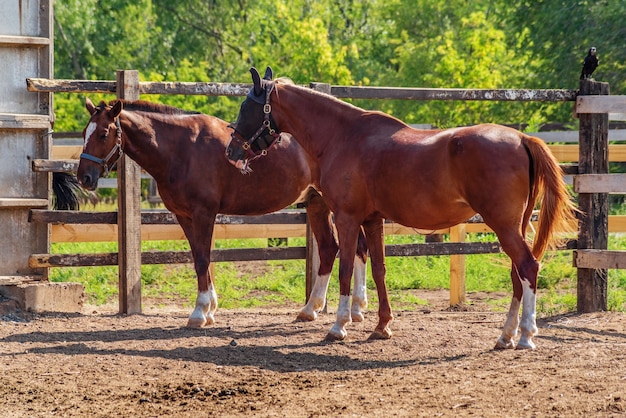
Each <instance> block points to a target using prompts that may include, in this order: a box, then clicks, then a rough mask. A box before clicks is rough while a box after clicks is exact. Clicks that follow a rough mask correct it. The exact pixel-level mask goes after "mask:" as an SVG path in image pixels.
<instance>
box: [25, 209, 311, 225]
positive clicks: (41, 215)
mask: <svg viewBox="0 0 626 418" xmlns="http://www.w3.org/2000/svg"><path fill="white" fill-rule="evenodd" d="M29 221H30V222H39V223H50V224H115V223H117V212H85V211H71V210H64V211H60V210H43V209H33V210H32V211H31V212H30V218H29ZM305 222H306V212H305V211H299V210H293V211H292V210H285V211H279V212H274V213H268V214H266V215H255V216H246V215H222V214H218V215H217V217H216V218H215V223H216V224H219V225H265V224H275V225H281V224H285V225H295V224H304V223H305ZM141 223H142V224H144V225H151V224H159V225H168V224H178V221H177V220H176V216H174V214H173V213H172V212H169V211H167V210H154V211H150V210H144V211H141Z"/></svg>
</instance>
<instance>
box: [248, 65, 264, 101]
mask: <svg viewBox="0 0 626 418" xmlns="http://www.w3.org/2000/svg"><path fill="white" fill-rule="evenodd" d="M250 74H252V83H253V84H254V94H255V96H260V95H261V94H263V88H262V87H261V75H260V74H259V72H258V71H257V69H256V68H254V67H252V68H250Z"/></svg>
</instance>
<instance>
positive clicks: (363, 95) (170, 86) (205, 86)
mask: <svg viewBox="0 0 626 418" xmlns="http://www.w3.org/2000/svg"><path fill="white" fill-rule="evenodd" d="M26 84H27V88H28V91H36V92H54V93H58V92H77V93H89V92H99V93H114V92H115V81H91V80H61V79H57V80H49V79H42V78H28V79H26ZM250 87H251V84H240V83H185V82H152V81H145V82H141V83H139V92H140V93H141V94H185V95H202V96H245V95H246V94H248V91H249V90H250ZM330 92H331V94H332V95H333V96H335V97H339V98H354V99H409V100H500V101H501V100H506V101H551V102H564V101H574V100H576V90H563V89H491V90H490V89H429V88H404V87H358V86H331V90H330Z"/></svg>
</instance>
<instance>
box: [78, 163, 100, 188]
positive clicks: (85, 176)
mask: <svg viewBox="0 0 626 418" xmlns="http://www.w3.org/2000/svg"><path fill="white" fill-rule="evenodd" d="M79 168H80V167H79ZM76 178H77V179H78V183H79V184H80V186H81V187H82V188H83V189H85V190H89V191H93V190H96V188H97V187H98V180H99V179H100V172H99V170H97V169H95V168H90V169H85V170H80V169H79V170H78V172H77V173H76Z"/></svg>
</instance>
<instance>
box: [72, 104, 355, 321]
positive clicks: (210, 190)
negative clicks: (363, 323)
mask: <svg viewBox="0 0 626 418" xmlns="http://www.w3.org/2000/svg"><path fill="white" fill-rule="evenodd" d="M86 107H87V110H88V111H89V113H90V114H91V118H90V119H89V122H88V124H87V126H86V127H85V129H84V131H83V137H84V141H85V144H84V149H83V153H82V154H81V156H80V164H79V166H78V170H77V177H78V181H79V182H80V184H81V185H82V186H83V188H85V189H88V190H94V189H95V188H96V187H97V184H98V179H99V178H100V176H102V175H106V174H108V172H109V171H110V170H111V169H112V167H113V165H114V164H115V162H116V161H117V160H118V159H119V158H120V156H121V155H122V152H123V153H126V155H127V156H128V157H130V158H132V159H133V160H134V161H136V162H137V163H138V164H139V165H140V166H141V167H142V168H143V169H144V170H145V171H147V172H148V173H149V174H150V175H151V176H152V177H153V178H154V180H155V181H156V184H157V187H158V189H159V194H160V196H161V199H162V201H163V204H164V205H165V207H167V209H169V210H170V211H171V212H172V213H174V214H175V215H176V219H177V220H178V223H179V224H180V226H181V227H182V229H183V231H184V232H185V236H186V237H187V239H188V240H189V244H190V246H191V252H192V255H193V260H194V267H195V271H196V274H197V276H198V295H197V298H196V306H195V309H194V311H193V312H192V313H191V315H190V317H189V320H188V323H187V326H188V327H192V328H199V327H202V326H204V325H210V324H213V323H214V312H215V310H216V309H217V294H216V292H215V286H214V278H213V277H210V273H209V263H210V252H211V240H212V236H213V227H214V224H215V217H216V215H217V214H218V213H222V214H228V215H260V214H265V213H270V212H274V211H277V210H280V209H283V208H285V207H286V206H289V205H291V204H292V203H295V202H301V201H306V203H307V206H306V210H307V214H308V219H309V222H310V225H311V229H312V231H313V234H314V235H315V238H316V240H317V242H318V249H319V257H320V268H319V272H318V277H317V278H316V280H315V285H314V287H313V290H312V293H311V297H310V298H309V301H308V303H307V305H306V306H305V307H304V308H303V309H302V310H301V312H300V313H299V315H298V318H299V319H301V320H313V319H315V318H316V316H317V313H316V311H317V310H319V309H320V308H322V307H323V306H324V303H325V300H326V291H327V287H328V282H329V277H330V273H331V269H332V266H333V262H334V259H335V257H336V255H337V249H338V246H337V242H336V238H335V232H334V229H333V224H332V220H331V214H330V212H329V210H328V206H327V205H326V204H325V203H324V201H323V200H322V198H321V197H320V196H319V194H317V193H315V192H314V190H313V189H312V188H311V186H315V185H317V182H318V179H319V174H318V169H317V167H316V166H315V165H314V164H312V162H311V160H310V158H309V157H308V155H307V154H306V153H305V152H304V151H303V150H302V148H301V147H300V146H299V145H298V143H297V142H295V141H293V140H291V139H290V138H289V137H287V136H285V137H284V138H282V140H281V141H280V142H279V143H277V144H275V145H274V148H275V152H273V153H272V155H271V156H268V157H267V159H263V160H262V161H259V164H258V166H257V167H256V170H255V171H254V172H252V173H250V174H249V175H248V176H246V177H245V178H244V177H242V176H241V175H240V174H239V173H238V172H237V171H236V170H234V169H233V168H232V166H231V165H230V164H228V162H227V160H226V159H225V158H224V153H225V151H226V146H227V144H228V142H229V141H230V133H231V130H230V128H229V127H228V124H227V123H226V122H224V121H223V120H221V119H218V118H216V117H212V116H208V115H203V114H200V113H190V112H185V111H182V110H180V109H176V108H173V107H170V106H164V105H158V104H155V103H149V102H145V101H123V100H116V101H113V102H111V103H110V104H109V105H106V104H105V103H104V102H101V103H100V104H99V105H98V106H97V107H96V106H94V104H93V103H92V102H91V100H89V99H87V101H86ZM361 241H362V243H361V244H362V245H360V247H359V253H358V255H357V257H356V258H355V260H356V261H355V266H356V267H355V287H357V289H358V298H357V300H356V301H355V304H354V305H353V307H352V310H353V313H352V314H353V316H355V317H356V318H357V319H362V312H361V309H363V308H365V307H366V305H367V297H366V290H365V289H366V288H365V261H366V252H367V248H366V247H365V239H364V238H363V239H362V240H361Z"/></svg>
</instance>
